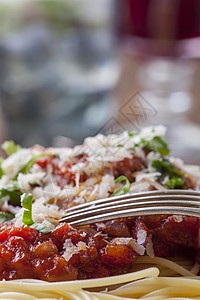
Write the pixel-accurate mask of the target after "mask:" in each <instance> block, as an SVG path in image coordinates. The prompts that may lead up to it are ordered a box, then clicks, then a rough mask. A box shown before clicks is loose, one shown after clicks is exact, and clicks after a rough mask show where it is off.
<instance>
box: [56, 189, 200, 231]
mask: <svg viewBox="0 0 200 300" xmlns="http://www.w3.org/2000/svg"><path fill="white" fill-rule="evenodd" d="M160 214H162V215H171V214H175V215H185V216H193V217H200V191H194V190H164V191H157V190H156V191H148V192H141V193H134V194H125V195H122V196H115V197H109V198H104V199H99V200H95V201H92V202H87V203H84V204H80V205H78V206H74V207H72V208H69V209H68V211H67V214H66V215H65V216H64V217H62V218H61V219H60V220H59V222H67V223H68V224H70V225H72V226H74V227H78V226H83V225H87V224H92V223H98V222H103V221H108V220H113V219H117V218H124V217H133V216H145V215H160Z"/></svg>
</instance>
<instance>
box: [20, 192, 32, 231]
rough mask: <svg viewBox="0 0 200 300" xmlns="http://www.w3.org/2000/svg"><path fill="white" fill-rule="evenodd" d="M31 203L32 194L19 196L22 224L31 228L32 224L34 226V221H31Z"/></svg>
mask: <svg viewBox="0 0 200 300" xmlns="http://www.w3.org/2000/svg"><path fill="white" fill-rule="evenodd" d="M32 201H33V195H32V194H23V195H22V196H21V206H22V207H23V208H24V214H23V218H22V222H23V223H24V224H25V225H27V226H31V225H32V224H34V221H33V219H32Z"/></svg>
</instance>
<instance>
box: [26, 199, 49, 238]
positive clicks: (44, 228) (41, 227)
mask: <svg viewBox="0 0 200 300" xmlns="http://www.w3.org/2000/svg"><path fill="white" fill-rule="evenodd" d="M32 204H33V195H32V194H23V195H22V196H21V206H22V207H23V208H24V214H23V218H22V222H23V223H24V224H25V225H27V226H29V227H30V226H31V228H34V229H36V230H38V231H40V232H42V233H49V232H50V231H51V227H52V224H51V223H50V222H49V221H46V220H45V221H43V222H42V223H35V222H34V221H33V219H32Z"/></svg>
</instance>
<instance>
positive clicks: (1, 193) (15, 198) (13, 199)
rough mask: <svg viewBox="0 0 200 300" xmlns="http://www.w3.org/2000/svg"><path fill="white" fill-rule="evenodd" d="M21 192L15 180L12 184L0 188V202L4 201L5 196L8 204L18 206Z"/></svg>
mask: <svg viewBox="0 0 200 300" xmlns="http://www.w3.org/2000/svg"><path fill="white" fill-rule="evenodd" d="M21 195H22V192H21V191H20V188H19V187H18V185H17V183H16V182H14V181H13V182H12V186H10V187H7V188H2V189H0V202H2V201H3V202H4V199H5V197H6V198H7V200H8V203H9V204H12V205H15V206H20V204H21V202H20V197H21Z"/></svg>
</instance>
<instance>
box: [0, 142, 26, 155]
mask: <svg viewBox="0 0 200 300" xmlns="http://www.w3.org/2000/svg"><path fill="white" fill-rule="evenodd" d="M1 148H2V149H3V150H4V151H5V152H6V154H7V155H8V156H10V155H12V154H13V153H15V152H17V151H18V150H19V149H20V148H21V146H20V145H16V144H15V143H14V142H13V141H5V142H4V143H3V145H2V146H1Z"/></svg>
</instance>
